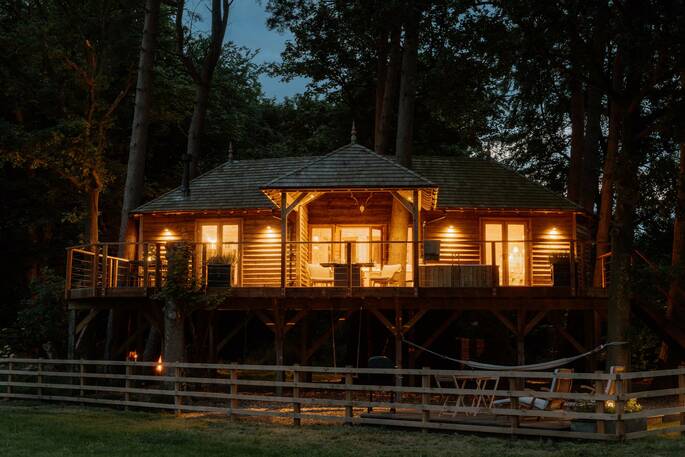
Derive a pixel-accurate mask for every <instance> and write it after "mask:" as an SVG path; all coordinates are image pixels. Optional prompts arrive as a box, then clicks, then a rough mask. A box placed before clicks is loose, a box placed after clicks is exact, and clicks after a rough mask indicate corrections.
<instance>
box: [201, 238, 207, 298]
mask: <svg viewBox="0 0 685 457" xmlns="http://www.w3.org/2000/svg"><path fill="white" fill-rule="evenodd" d="M200 287H207V245H206V244H205V243H202V253H201V254H200Z"/></svg>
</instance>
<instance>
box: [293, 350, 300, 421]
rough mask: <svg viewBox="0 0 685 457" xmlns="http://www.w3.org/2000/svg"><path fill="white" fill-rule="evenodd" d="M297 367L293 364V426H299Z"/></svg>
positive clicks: (298, 374)
mask: <svg viewBox="0 0 685 457" xmlns="http://www.w3.org/2000/svg"><path fill="white" fill-rule="evenodd" d="M298 368H299V365H297V364H295V365H294V369H293V425H300V424H301V423H302V421H301V420H300V411H301V408H300V401H299V399H300V387H299V383H300V372H299V370H298Z"/></svg>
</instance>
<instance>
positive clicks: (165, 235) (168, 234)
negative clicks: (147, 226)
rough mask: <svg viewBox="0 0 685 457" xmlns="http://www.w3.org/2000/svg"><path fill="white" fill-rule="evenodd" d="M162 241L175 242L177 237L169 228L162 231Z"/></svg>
mask: <svg viewBox="0 0 685 457" xmlns="http://www.w3.org/2000/svg"><path fill="white" fill-rule="evenodd" d="M161 239H162V240H163V241H174V240H175V239H176V235H175V234H174V232H172V231H171V230H169V229H168V228H165V229H164V230H162V236H161Z"/></svg>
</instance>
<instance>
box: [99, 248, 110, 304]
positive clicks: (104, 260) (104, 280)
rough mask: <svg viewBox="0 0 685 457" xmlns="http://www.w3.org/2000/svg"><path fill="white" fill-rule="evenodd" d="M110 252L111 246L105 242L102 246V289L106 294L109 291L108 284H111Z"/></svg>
mask: <svg viewBox="0 0 685 457" xmlns="http://www.w3.org/2000/svg"><path fill="white" fill-rule="evenodd" d="M108 254H109V246H108V245H106V244H104V245H103V246H102V283H101V288H102V289H101V290H102V292H101V293H102V295H103V296H104V295H105V294H106V292H107V285H108V284H109V277H108V275H109V264H108V263H107V256H108Z"/></svg>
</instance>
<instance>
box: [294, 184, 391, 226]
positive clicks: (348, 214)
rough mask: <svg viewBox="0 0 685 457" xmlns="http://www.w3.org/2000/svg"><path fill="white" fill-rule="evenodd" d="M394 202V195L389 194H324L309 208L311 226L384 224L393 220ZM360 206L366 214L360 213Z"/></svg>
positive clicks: (309, 205) (308, 206) (310, 204)
mask: <svg viewBox="0 0 685 457" xmlns="http://www.w3.org/2000/svg"><path fill="white" fill-rule="evenodd" d="M353 196H354V197H353ZM355 199H356V200H355ZM392 199H393V197H392V195H390V193H388V192H354V193H344V192H336V193H329V194H325V195H322V196H321V197H319V198H317V199H316V200H314V201H313V202H311V203H309V204H308V205H307V210H308V219H309V220H308V223H309V224H311V225H334V224H341V225H355V224H358V225H384V224H387V223H388V222H389V221H390V212H391V210H392ZM360 205H364V212H361V211H359V206H360Z"/></svg>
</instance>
